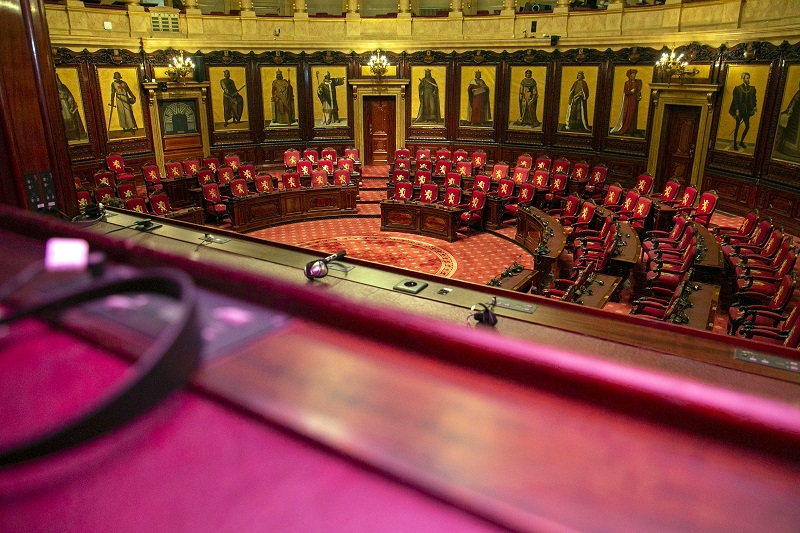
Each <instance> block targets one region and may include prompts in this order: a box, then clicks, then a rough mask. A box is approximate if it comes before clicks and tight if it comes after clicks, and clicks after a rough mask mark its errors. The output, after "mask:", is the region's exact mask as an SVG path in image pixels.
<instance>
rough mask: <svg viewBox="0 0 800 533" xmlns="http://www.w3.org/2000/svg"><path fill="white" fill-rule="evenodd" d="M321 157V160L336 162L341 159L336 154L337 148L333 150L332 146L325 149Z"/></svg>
mask: <svg viewBox="0 0 800 533" xmlns="http://www.w3.org/2000/svg"><path fill="white" fill-rule="evenodd" d="M319 157H320V160H322V159H325V160H327V161H336V160H337V159H339V155H338V154H337V153H336V148H331V147H330V146H328V147H325V148H323V149H322V153H321V154H320V156H319Z"/></svg>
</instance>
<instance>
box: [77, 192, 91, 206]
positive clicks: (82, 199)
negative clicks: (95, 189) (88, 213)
mask: <svg viewBox="0 0 800 533" xmlns="http://www.w3.org/2000/svg"><path fill="white" fill-rule="evenodd" d="M77 196H78V208H79V209H80V210H81V211H83V210H84V209H86V206H87V205H89V204H90V203H92V194H91V193H90V192H89V191H86V190H81V191H78V192H77Z"/></svg>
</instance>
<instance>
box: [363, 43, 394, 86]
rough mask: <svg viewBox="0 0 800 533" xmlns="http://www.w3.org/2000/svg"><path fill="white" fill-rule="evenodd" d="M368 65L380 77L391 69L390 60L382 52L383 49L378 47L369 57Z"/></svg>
mask: <svg viewBox="0 0 800 533" xmlns="http://www.w3.org/2000/svg"><path fill="white" fill-rule="evenodd" d="M367 66H368V67H369V69H370V70H371V71H372V73H373V74H375V75H376V76H378V79H380V78H381V76H383V75H384V74H386V71H388V70H389V61H387V59H386V56H385V55H383V54H381V49H380V48H378V51H377V52H375V53H374V54H372V57H370V58H369V63H367Z"/></svg>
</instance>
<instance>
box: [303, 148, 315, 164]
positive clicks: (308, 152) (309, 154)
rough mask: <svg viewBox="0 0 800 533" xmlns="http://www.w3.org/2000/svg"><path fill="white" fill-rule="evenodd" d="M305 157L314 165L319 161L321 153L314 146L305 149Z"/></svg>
mask: <svg viewBox="0 0 800 533" xmlns="http://www.w3.org/2000/svg"><path fill="white" fill-rule="evenodd" d="M303 159H308V160H309V161H311V164H312V165H316V164H317V161H319V154H318V153H317V151H316V150H315V149H314V148H306V149H305V150H303Z"/></svg>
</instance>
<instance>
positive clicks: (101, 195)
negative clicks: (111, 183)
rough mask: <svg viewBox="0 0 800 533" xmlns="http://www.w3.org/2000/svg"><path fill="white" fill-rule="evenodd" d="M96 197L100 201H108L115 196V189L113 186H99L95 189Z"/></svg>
mask: <svg viewBox="0 0 800 533" xmlns="http://www.w3.org/2000/svg"><path fill="white" fill-rule="evenodd" d="M94 197H95V198H96V199H97V202H98V203H102V202H108V201H109V200H111V199H112V198H114V189H112V188H111V187H98V188H97V189H95V190H94Z"/></svg>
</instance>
